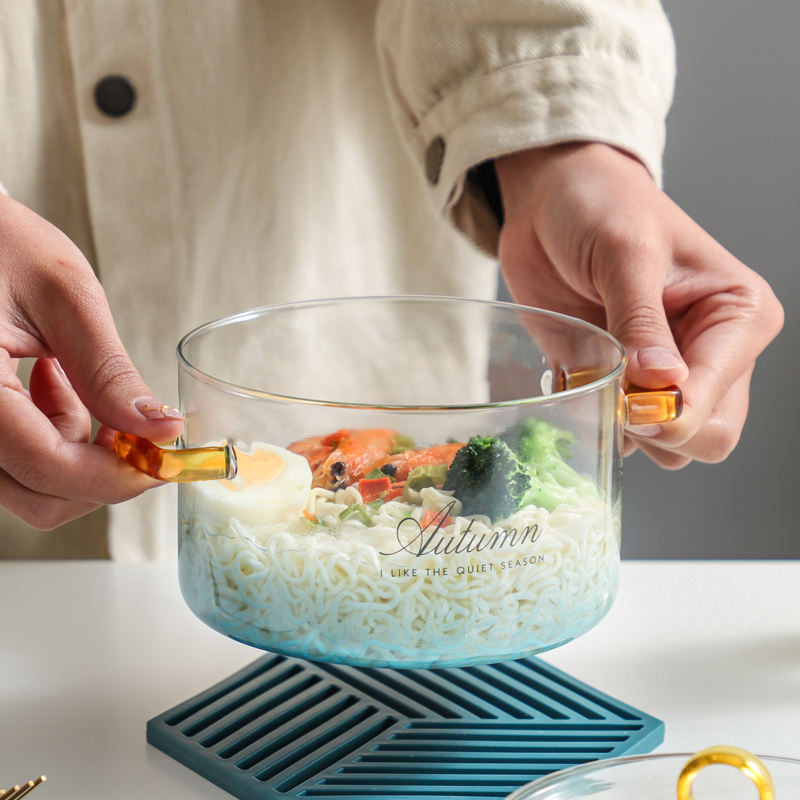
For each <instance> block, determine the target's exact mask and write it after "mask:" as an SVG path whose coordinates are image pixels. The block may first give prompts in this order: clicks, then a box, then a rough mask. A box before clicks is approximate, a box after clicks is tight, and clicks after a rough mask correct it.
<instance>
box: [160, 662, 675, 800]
mask: <svg viewBox="0 0 800 800" xmlns="http://www.w3.org/2000/svg"><path fill="white" fill-rule="evenodd" d="M663 737H664V724H663V722H661V721H660V720H657V719H655V718H654V717H651V716H649V715H648V714H644V713H642V712H641V711H638V710H637V709H635V708H632V707H631V706H629V705H626V704H625V703H622V702H620V701H619V700H615V699H613V698H611V697H609V696H608V695H605V694H603V693H601V692H598V691H597V690H596V689H593V688H591V687H590V686H587V685H586V684H584V683H581V682H580V681H576V680H575V679H574V678H572V677H570V676H569V675H567V674H565V673H564V672H561V671H559V670H557V669H555V668H553V667H551V666H549V665H548V664H546V663H545V662H543V661H541V660H540V659H538V658H527V659H520V660H518V661H509V662H506V663H502V664H493V665H490V666H482V667H464V668H460V669H437V670H393V669H365V668H357V667H344V666H336V665H331V664H320V663H311V662H308V661H302V660H299V659H293V658H286V657H284V656H276V655H268V656H264V657H262V658H260V659H258V660H257V661H255V662H254V663H253V664H251V665H250V666H248V667H246V668H245V669H243V670H241V671H240V672H237V673H235V674H234V675H231V676H230V677H229V678H227V679H225V680H223V681H221V682H220V683H218V684H216V685H215V686H212V687H210V688H209V689H207V690H206V691H204V692H202V693H201V694H198V695H197V696H195V697H192V698H191V699H189V700H186V701H185V702H183V703H181V704H180V705H178V706H175V707H174V708H172V709H170V710H169V711H166V712H164V713H163V714H160V715H159V716H157V717H155V718H154V719H151V720H150V721H149V722H148V723H147V740H148V742H150V744H152V745H154V746H155V747H157V748H159V749H160V750H163V751H164V752H165V753H167V754H168V755H170V756H172V757H173V758H175V759H176V760H178V761H180V762H181V763H182V764H184V765H185V766H187V767H188V768H189V769H191V770H194V771H195V772H197V773H199V774H200V775H202V776H204V777H205V778H207V779H208V780H210V781H213V782H214V783H215V784H217V785H218V786H220V787H221V788H223V789H225V790H226V791H228V792H230V793H231V794H232V795H234V796H236V797H238V798H240V799H241V800H256V799H258V800H264V798H267V799H268V800H272V799H273V798H274V799H275V800H278V799H280V800H294V798H298V799H299V798H326V799H327V800H348V799H350V800H352V798H359V797H371V798H377V800H382V799H383V798H385V799H386V800H389V799H391V800H444V798H447V800H462V798H463V799H464V800H466V799H467V798H470V799H471V800H475V798H482V799H483V800H489V799H490V798H503V797H505V796H506V795H507V794H509V793H510V792H511V791H513V790H514V789H516V788H517V787H519V786H521V785H522V784H524V783H527V782H528V781H531V780H533V779H535V778H537V777H539V776H541V775H544V774H546V773H548V772H553V771H554V770H559V769H564V768H566V767H570V766H573V765H575V764H580V763H583V762H586V761H594V760H597V759H601V758H611V757H615V756H620V755H625V754H634V753H646V752H649V751H650V750H652V749H653V748H655V747H656V746H658V745H659V744H661V742H662V741H663Z"/></svg>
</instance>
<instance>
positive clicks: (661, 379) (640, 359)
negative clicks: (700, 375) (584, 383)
mask: <svg viewBox="0 0 800 800" xmlns="http://www.w3.org/2000/svg"><path fill="white" fill-rule="evenodd" d="M663 290H664V280H663V273H662V271H661V270H659V269H654V268H653V265H652V264H645V265H637V264H633V263H628V264H625V263H622V264H618V265H617V267H616V268H615V270H614V272H613V279H612V280H611V281H610V282H609V284H608V285H607V286H606V287H603V290H601V296H602V297H603V300H604V304H605V309H606V326H607V328H608V331H609V333H611V334H612V335H614V336H616V338H617V339H619V341H620V342H621V343H622V344H623V346H624V347H625V349H626V351H627V354H628V368H627V370H626V373H625V375H626V377H627V379H628V380H629V381H630V382H631V383H634V384H637V385H639V386H642V387H644V388H647V389H659V388H663V387H664V386H669V385H671V384H680V383H681V382H682V381H685V380H686V378H687V377H688V375H689V367H688V366H687V365H686V362H685V361H684V359H683V357H682V356H681V353H680V350H679V349H678V345H677V344H676V342H675V339H674V337H673V335H672V330H671V329H670V325H669V321H668V319H667V315H666V312H665V310H664V302H663Z"/></svg>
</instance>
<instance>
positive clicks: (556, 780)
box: [506, 752, 800, 800]
mask: <svg viewBox="0 0 800 800" xmlns="http://www.w3.org/2000/svg"><path fill="white" fill-rule="evenodd" d="M695 755H696V754H695V753H691V752H686V753H678V752H675V753H643V754H639V755H630V756H618V757H616V758H601V759H598V760H596V761H589V762H586V763H585V764H576V765H575V766H573V767H567V768H565V769H562V770H558V771H557V772H552V773H550V774H549V775H543V776H541V777H540V778H536V779H535V780H532V781H528V783H525V784H523V785H522V786H520V787H519V788H518V789H515V790H514V791H513V792H512V793H511V794H510V795H508V796H507V797H506V800H527V798H528V796H529V794H530V793H531V792H532V791H533V790H534V789H535V790H536V791H537V792H538V791H539V789H553V788H558V786H559V784H560V783H562V782H563V781H564V780H567V779H569V778H572V777H573V776H578V777H580V776H581V775H590V774H591V773H592V772H598V771H599V770H602V769H613V768H614V767H624V766H626V765H627V764H636V763H642V762H653V761H667V760H669V759H676V760H678V759H679V760H681V762H682V764H683V763H685V762H687V761H689V759H690V758H693V757H694V756H695ZM757 758H759V759H761V761H764V762H765V763H766V764H767V765H769V764H778V763H780V764H789V765H792V764H794V765H795V766H797V767H800V759H796V758H790V757H788V756H762V755H757ZM677 780H678V775H677V774H676V775H675V782H676V783H677Z"/></svg>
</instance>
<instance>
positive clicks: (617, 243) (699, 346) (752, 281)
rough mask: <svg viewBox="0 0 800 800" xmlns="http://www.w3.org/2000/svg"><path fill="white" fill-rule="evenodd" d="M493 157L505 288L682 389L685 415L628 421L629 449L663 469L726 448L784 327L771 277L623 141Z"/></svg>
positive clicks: (651, 378)
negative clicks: (758, 368)
mask: <svg viewBox="0 0 800 800" xmlns="http://www.w3.org/2000/svg"><path fill="white" fill-rule="evenodd" d="M495 166H496V169H497V175H498V180H499V182H500V188H501V193H502V199H503V206H504V212H505V221H504V224H503V228H502V230H501V232H500V244H499V256H500V263H501V266H502V269H503V274H504V277H505V280H506V283H507V285H508V288H509V290H510V292H511V294H512V296H513V298H514V299H515V300H516V301H517V302H519V303H523V304H526V305H531V306H538V307H540V308H547V309H551V310H555V311H560V312H563V313H566V314H570V315H572V316H576V317H580V318H582V319H585V320H587V321H589V322H593V323H595V324H597V325H599V326H601V327H603V328H606V329H607V330H608V331H609V332H610V333H612V334H613V335H614V336H616V337H617V338H618V339H619V340H620V341H621V342H622V344H623V345H624V346H625V348H626V349H627V351H628V357H629V365H628V368H627V372H626V376H627V378H628V379H629V380H630V381H631V382H632V383H635V384H638V385H640V386H642V387H645V388H661V387H664V386H667V385H669V384H678V385H679V386H680V388H681V390H682V392H683V398H684V411H683V414H682V416H681V417H680V418H679V419H678V420H676V421H675V422H671V423H669V424H667V425H657V426H633V427H631V428H628V430H627V433H628V434H629V436H626V451H627V452H631V451H632V450H633V449H635V447H636V446H637V445H638V447H639V448H641V449H642V450H643V451H644V452H646V453H647V454H648V455H649V456H650V457H651V458H652V459H653V460H654V461H656V462H657V463H659V464H661V465H662V466H664V467H668V468H678V467H682V466H684V465H685V464H687V463H689V462H690V461H692V460H693V459H696V460H698V461H707V462H715V461H721V460H723V459H725V458H726V457H727V456H728V455H729V454H730V452H731V451H732V450H733V448H734V447H735V446H736V444H737V442H738V440H739V436H740V434H741V431H742V427H743V425H744V421H745V418H746V416H747V410H748V403H749V392H750V379H751V376H752V373H753V368H754V366H755V361H756V358H757V357H758V356H759V355H760V353H761V352H762V351H763V350H764V348H765V347H766V346H767V345H768V344H769V342H770V341H772V339H773V338H774V337H775V336H776V335H777V334H778V332H779V331H780V329H781V327H782V324H783V309H782V307H781V305H780V303H779V302H778V300H777V299H776V297H775V295H774V294H773V292H772V290H771V289H770V287H769V286H768V285H767V283H766V282H765V281H764V280H763V279H762V278H761V277H760V276H759V275H757V274H756V273H755V272H753V271H752V270H751V269H748V267H746V266H745V265H744V264H742V263H741V262H740V261H738V260H737V259H736V258H734V256H732V255H731V254H730V253H729V252H728V251H727V250H725V249H724V248H723V247H722V246H721V245H720V244H719V243H717V242H716V241H715V240H714V239H713V238H712V237H711V236H709V235H708V234H707V233H706V232H705V231H704V230H703V229H702V228H700V226H699V225H697V224H696V223H695V222H694V221H693V220H692V219H690V218H689V217H688V216H687V215H686V214H685V213H684V212H683V211H682V210H681V209H680V208H678V206H677V205H675V203H673V202H672V201H671V200H670V198H669V197H667V195H666V194H664V193H663V192H662V191H661V190H659V189H658V187H657V186H656V185H655V183H654V182H653V180H652V178H651V177H650V175H649V173H648V172H647V170H646V169H645V168H644V167H643V166H642V164H641V163H640V162H639V161H637V160H636V159H634V158H633V157H631V156H629V155H627V154H625V153H623V152H622V151H620V150H617V149H615V148H613V147H610V146H607V145H603V144H597V143H573V144H566V145H557V146H552V147H545V148H539V149H534V150H526V151H522V152H519V153H515V154H513V155H510V156H504V157H502V158H498V159H496V161H495Z"/></svg>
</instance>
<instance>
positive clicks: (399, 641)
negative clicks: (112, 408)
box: [129, 297, 680, 667]
mask: <svg viewBox="0 0 800 800" xmlns="http://www.w3.org/2000/svg"><path fill="white" fill-rule="evenodd" d="M178 359H179V375H180V397H181V408H182V410H183V412H184V413H185V415H186V427H185V433H184V437H183V441H182V442H181V446H182V448H188V449H187V450H184V451H183V455H188V454H192V453H194V452H195V449H196V448H203V447H211V448H212V449H211V450H210V451H208V452H211V453H214V452H216V453H220V452H222V450H223V448H224V447H225V445H226V443H228V444H230V445H232V446H233V451H234V453H235V457H236V461H237V462H238V474H237V476H236V478H235V479H234V480H227V479H222V480H202V481H196V480H194V479H195V478H197V477H203V475H202V472H203V470H204V469H205V467H204V466H203V464H205V463H206V462H202V463H201V464H200V467H199V473H198V474H194V473H192V475H191V476H188V477H189V478H190V479H192V481H193V482H187V483H182V484H181V486H180V494H179V515H180V520H179V524H180V532H179V570H180V583H181V589H182V592H183V595H184V597H185V599H186V602H187V603H188V604H189V606H190V607H191V608H192V610H193V611H194V612H195V614H197V616H199V617H200V619H202V620H203V621H204V622H206V623H207V624H208V625H210V626H211V627H212V628H215V629H216V630H218V631H220V632H222V633H224V634H226V635H228V636H231V637H233V638H235V639H237V640H240V641H243V642H247V643H248V644H251V645H254V646H256V647H260V648H263V649H266V650H270V651H274V652H279V653H284V654H288V655H292V656H300V657H303V658H308V659H313V660H322V661H333V662H340V663H348V664H354V665H365V666H392V667H443V666H464V665H470V664H479V663H487V662H496V661H504V660H508V659H514V658H518V657H521V656H524V655H530V654H533V653H537V652H541V651H543V650H547V649H549V648H553V647H557V646H559V645H561V644H564V643H565V642H567V641H569V640H571V639H573V638H574V637H576V636H579V635H580V634H582V633H584V632H585V631H587V630H588V629H590V628H591V627H592V626H594V625H595V624H596V623H597V622H598V621H599V620H600V619H601V618H602V617H603V616H604V615H605V614H606V612H607V611H608V610H609V608H610V606H611V604H612V602H613V600H614V595H615V592H616V589H617V575H618V568H619V543H620V487H621V483H620V478H621V465H622V458H621V445H622V435H623V429H624V425H625V424H626V420H627V421H629V422H631V421H633V422H639V421H641V422H653V421H663V420H664V419H669V418H671V417H673V416H675V414H676V413H679V410H680V409H679V407H678V406H677V402H678V401H679V399H680V398H679V394H678V393H677V392H675V391H672V392H664V393H659V392H649V393H648V392H640V393H636V392H633V391H629V392H628V393H627V394H626V392H624V391H623V388H622V380H623V373H624V368H625V354H624V351H623V348H622V346H621V345H620V344H619V343H618V342H617V341H616V340H615V339H614V338H612V337H611V336H610V335H609V334H608V333H606V332H605V331H602V330H600V329H599V328H596V327H593V326H591V325H588V324H586V323H584V322H581V321H578V320H575V319H572V318H569V317H565V316H562V315H558V314H553V313H549V312H544V311H539V310H535V309H530V308H526V307H521V306H515V305H511V304H504V303H492V302H483V301H477V300H464V299H454V298H441V297H395V298H366V297H365V298H350V299H336V300H325V301H318V302H307V303H300V304H295V305H283V306H274V307H268V308H260V309H255V310H252V311H248V312H246V313H243V314H239V315H236V316H232V317H228V318H225V319H221V320H218V321H216V322H212V323H209V324H207V325H204V326H202V327H200V328H198V329H197V330H195V331H193V332H191V333H189V334H188V335H187V336H186V337H185V338H184V339H183V340H182V341H181V343H180V345H179V348H178ZM676 398H677V400H676ZM156 450H157V448H156ZM161 452H162V453H163V452H164V451H161ZM197 452H199V453H200V454H201V456H202V458H205V457H206V456H205V455H204V453H205V452H206V451H204V450H199V451H197ZM180 454H181V453H180V452H179V455H180ZM129 455H130V454H129ZM167 455H169V453H168V451H167ZM209 458H210V456H209ZM129 460H130V458H129ZM173 462H175V463H178V464H179V462H177V461H176V460H175V458H172V460H171V461H170V463H173ZM132 463H135V462H133V461H132ZM164 463H165V464H166V463H167V462H166V461H165V462H164ZM208 463H209V464H210V463H211V462H210V461H209V462H208ZM194 465H195V467H196V466H197V457H196V456H195V462H194ZM142 468H143V467H142ZM180 468H181V467H180V464H179V466H178V467H177V468H176V470H177V472H179V471H180ZM174 472H175V470H173V473H174ZM173 473H170V476H169V477H175V478H176V479H178V480H182V478H181V477H180V475H177V474H173ZM152 474H157V473H152ZM222 474H224V472H223V473H222ZM162 477H164V475H162Z"/></svg>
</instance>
